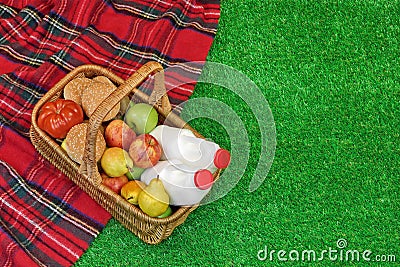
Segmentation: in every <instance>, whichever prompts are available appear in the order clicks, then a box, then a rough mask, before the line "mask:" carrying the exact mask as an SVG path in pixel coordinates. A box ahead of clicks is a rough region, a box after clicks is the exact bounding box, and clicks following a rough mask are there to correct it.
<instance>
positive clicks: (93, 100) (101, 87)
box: [82, 80, 120, 121]
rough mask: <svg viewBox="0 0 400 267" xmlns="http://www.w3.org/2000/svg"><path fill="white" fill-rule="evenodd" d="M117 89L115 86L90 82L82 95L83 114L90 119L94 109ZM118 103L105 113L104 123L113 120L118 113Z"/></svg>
mask: <svg viewBox="0 0 400 267" xmlns="http://www.w3.org/2000/svg"><path fill="white" fill-rule="evenodd" d="M116 89H117V87H116V86H115V85H112V84H108V83H104V82H99V81H95V80H92V82H91V83H90V85H89V86H88V87H87V88H86V89H85V90H84V91H83V93H82V108H83V110H84V111H85V114H86V115H87V116H88V117H90V116H92V114H93V112H94V111H95V110H96V108H97V107H98V106H99V105H100V104H101V103H102V102H103V101H104V100H105V99H106V98H107V97H109V95H110V94H111V93H112V92H114V91H115V90H116ZM119 109H120V103H117V105H115V106H114V107H112V108H111V110H110V111H109V112H108V113H107V115H106V116H105V118H104V121H109V120H111V119H113V118H114V117H115V116H116V115H117V114H118V112H119Z"/></svg>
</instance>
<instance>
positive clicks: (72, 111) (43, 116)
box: [38, 99, 83, 139]
mask: <svg viewBox="0 0 400 267" xmlns="http://www.w3.org/2000/svg"><path fill="white" fill-rule="evenodd" d="M81 122H83V110H82V108H81V106H80V105H78V104H77V103H75V102H74V101H72V100H65V99H57V100H55V101H53V102H47V103H46V104H44V105H43V106H42V107H41V109H40V111H39V117H38V126H39V128H40V129H42V130H43V131H45V132H46V133H48V134H49V135H51V136H52V137H54V138H58V139H62V138H65V136H66V135H67V133H68V131H69V130H70V129H71V128H72V127H73V126H75V125H76V124H79V123H81Z"/></svg>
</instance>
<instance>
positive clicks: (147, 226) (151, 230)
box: [30, 62, 220, 244]
mask: <svg viewBox="0 0 400 267" xmlns="http://www.w3.org/2000/svg"><path fill="white" fill-rule="evenodd" d="M156 73H157V75H154V77H155V83H154V84H155V86H154V90H153V93H152V94H151V95H150V96H148V95H147V94H145V93H143V92H142V91H139V90H138V89H137V87H138V86H139V85H140V84H141V83H142V82H143V81H145V80H146V79H147V78H148V77H150V76H151V75H153V74H156ZM82 74H83V75H85V77H88V78H91V77H95V76H100V75H102V76H106V77H108V78H109V79H110V80H111V81H112V82H113V83H114V84H115V85H117V86H118V89H117V90H116V91H114V92H113V93H112V94H111V95H110V96H109V97H108V98H107V99H106V100H105V101H104V102H102V103H101V105H100V106H99V107H98V108H97V109H96V111H95V112H94V114H93V115H92V116H91V117H90V119H89V127H88V131H87V138H86V147H85V154H84V159H83V163H82V165H81V166H79V164H77V163H76V162H74V161H72V160H71V159H70V158H69V156H68V155H67V154H66V152H65V151H64V150H63V149H62V148H61V146H60V144H59V142H57V141H56V140H54V139H52V138H51V137H50V136H49V135H47V134H46V133H45V132H44V131H42V130H41V129H40V128H39V127H38V125H37V117H38V112H39V110H40V108H41V107H42V106H43V105H44V104H45V103H46V102H49V101H53V100H56V99H58V98H60V97H61V96H62V92H63V89H64V86H65V85H66V84H67V83H68V82H70V81H71V80H72V79H74V78H76V77H79V76H82ZM132 94H133V98H134V99H135V101H136V102H145V103H150V104H152V105H153V106H154V107H155V109H156V110H157V112H158V114H159V116H160V121H162V122H164V123H165V124H168V125H171V126H175V127H180V128H187V129H190V130H191V131H192V132H193V133H194V134H195V135H196V136H198V137H202V136H201V135H200V134H199V133H198V132H197V131H195V130H194V129H193V128H192V127H190V126H189V125H188V124H187V123H186V122H185V121H183V120H182V119H181V118H180V117H179V116H177V115H176V114H174V113H173V112H171V106H170V103H169V100H168V97H167V94H166V92H165V87H164V75H163V68H162V66H161V65H160V64H158V63H156V62H148V63H146V64H145V65H143V66H142V67H141V68H140V69H139V70H137V71H136V72H135V73H134V74H133V75H132V76H131V77H130V78H128V79H127V80H126V81H124V80H123V79H121V78H120V77H118V76H117V75H115V74H113V73H112V72H110V71H109V70H107V69H105V68H102V67H100V66H96V65H83V66H79V67H77V68H75V69H74V70H72V71H71V72H70V73H68V74H67V75H66V76H65V77H64V78H63V79H61V80H60V81H59V82H58V83H57V84H56V85H55V86H54V87H53V88H52V89H51V90H49V91H48V92H47V93H46V94H45V95H44V96H43V98H42V99H40V101H39V102H38V103H37V104H36V106H35V108H34V110H33V113H32V126H31V129H30V137H31V141H32V143H33V145H34V146H35V148H36V149H37V150H38V151H39V153H40V154H42V155H43V156H44V157H45V158H46V159H47V160H49V161H50V162H51V163H52V164H53V165H55V166H56V167H57V168H58V169H60V170H61V171H62V172H63V173H64V174H65V175H66V176H68V177H69V178H70V179H71V180H72V181H73V182H74V183H76V184H77V185H78V186H79V187H80V188H82V189H83V190H84V191H85V192H87V193H88V194H89V195H90V196H91V197H92V198H93V199H94V200H95V201H96V202H97V203H99V204H100V205H101V206H102V207H104V208H105V209H106V210H107V211H108V212H110V214H111V215H112V216H113V217H114V218H115V219H117V220H118V221H119V222H121V223H122V224H123V225H124V226H125V227H126V228H127V229H129V230H130V231H132V232H133V233H134V234H136V235H137V236H138V237H139V238H140V239H142V240H143V241H144V242H146V243H149V244H157V243H159V242H161V241H162V240H164V239H165V238H167V237H168V236H170V235H171V233H172V231H173V230H174V229H175V227H177V226H178V225H180V224H182V223H183V222H184V221H185V220H186V218H187V216H188V215H189V214H190V213H191V212H192V211H193V210H194V209H196V208H197V206H198V205H194V206H188V207H177V208H176V210H175V211H174V213H173V214H172V215H170V216H169V217H166V218H153V217H150V216H148V215H146V214H145V213H143V212H142V211H141V210H140V208H138V207H136V206H134V205H132V204H130V203H128V202H127V201H126V200H125V199H123V198H122V197H121V196H120V195H118V194H116V193H114V192H113V191H111V190H110V189H109V188H108V187H106V186H104V185H102V184H101V176H100V173H99V171H98V165H97V162H96V161H95V160H94V159H95V146H94V144H95V138H96V133H97V131H98V130H99V129H100V126H101V124H102V121H103V118H104V117H105V116H106V114H107V113H108V112H109V111H110V110H111V108H112V107H114V106H115V105H116V104H117V103H118V102H119V101H121V100H122V98H123V97H124V96H127V95H129V96H132ZM219 173H220V170H218V171H217V172H215V173H214V178H215V179H217V178H218V176H219Z"/></svg>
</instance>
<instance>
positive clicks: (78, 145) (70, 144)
mask: <svg viewBox="0 0 400 267" xmlns="http://www.w3.org/2000/svg"><path fill="white" fill-rule="evenodd" d="M88 125H89V124H88V123H87V122H84V123H80V124H77V125H75V126H74V127H72V128H71V129H70V130H69V131H68V134H67V136H66V137H65V140H64V141H63V144H62V147H63V148H64V150H65V151H66V152H67V154H68V156H69V157H70V158H71V159H72V160H73V161H75V162H78V163H82V158H83V154H84V152H85V142H86V132H87V127H88ZM105 149H106V141H105V140H104V137H103V135H102V134H101V132H100V131H98V132H97V136H96V161H98V160H99V159H100V158H101V156H102V155H103V152H104V150H105Z"/></svg>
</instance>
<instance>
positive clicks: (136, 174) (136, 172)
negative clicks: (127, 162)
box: [125, 166, 146, 180]
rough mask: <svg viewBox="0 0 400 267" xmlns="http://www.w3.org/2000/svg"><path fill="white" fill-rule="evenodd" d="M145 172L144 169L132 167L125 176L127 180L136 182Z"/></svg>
mask: <svg viewBox="0 0 400 267" xmlns="http://www.w3.org/2000/svg"><path fill="white" fill-rule="evenodd" d="M145 170H146V169H143V168H139V167H136V166H133V167H132V168H130V169H129V171H128V172H127V173H126V174H125V175H126V177H128V179H129V180H136V179H139V178H140V175H142V173H143V172H144V171H145Z"/></svg>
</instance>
